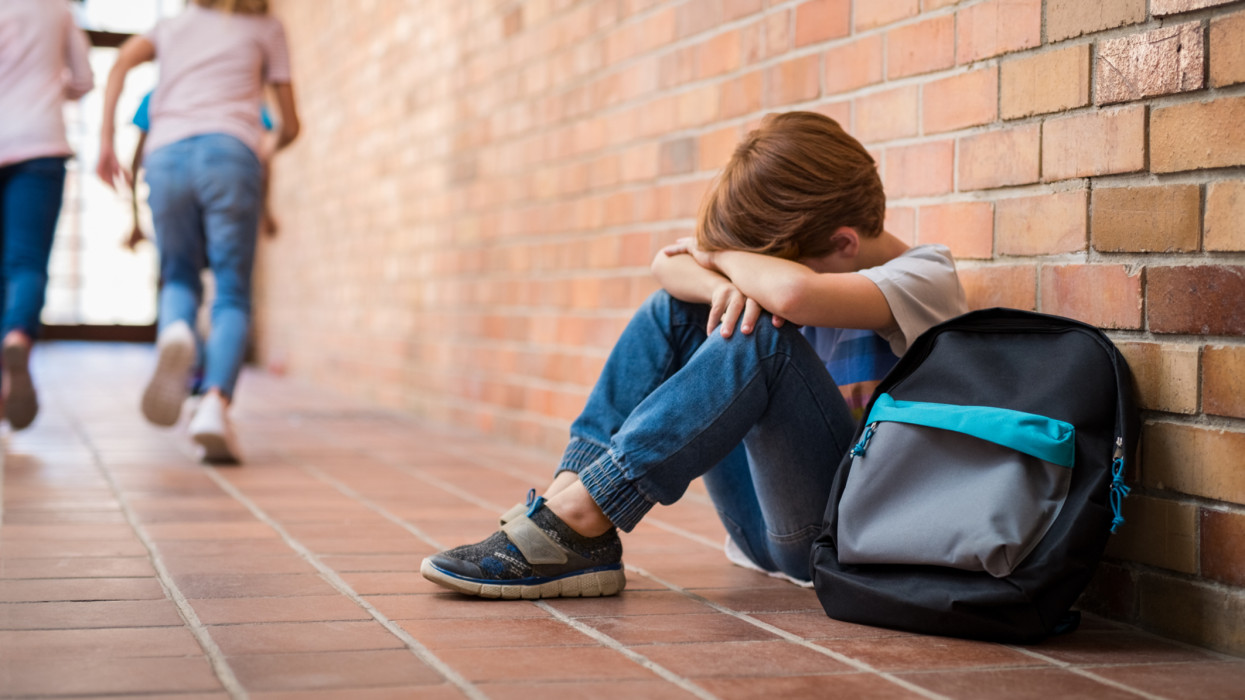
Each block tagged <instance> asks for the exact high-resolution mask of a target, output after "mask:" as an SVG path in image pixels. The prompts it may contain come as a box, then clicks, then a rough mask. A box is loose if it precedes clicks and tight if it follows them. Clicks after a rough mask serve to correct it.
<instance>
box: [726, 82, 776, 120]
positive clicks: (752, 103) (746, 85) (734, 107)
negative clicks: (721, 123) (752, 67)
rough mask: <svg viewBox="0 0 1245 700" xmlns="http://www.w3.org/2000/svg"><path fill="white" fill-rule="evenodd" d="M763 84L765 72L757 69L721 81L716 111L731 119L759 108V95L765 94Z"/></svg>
mask: <svg viewBox="0 0 1245 700" xmlns="http://www.w3.org/2000/svg"><path fill="white" fill-rule="evenodd" d="M764 85H765V74H764V72H763V71H759V70H756V71H752V72H751V73H745V74H744V75H741V76H739V77H738V78H733V79H731V80H728V81H726V82H724V83H722V89H721V91H720V92H719V99H720V100H721V104H719V105H718V112H719V113H720V114H721V115H722V118H723V119H732V118H734V117H738V116H742V115H744V114H751V113H753V112H756V111H757V110H759V109H761V106H762V105H761V97H762V95H764V94H765V93H764V87H763V86H764Z"/></svg>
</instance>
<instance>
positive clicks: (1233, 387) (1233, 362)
mask: <svg viewBox="0 0 1245 700" xmlns="http://www.w3.org/2000/svg"><path fill="white" fill-rule="evenodd" d="M1202 410H1203V411H1205V412H1206V413H1209V414H1212V415H1216V416H1230V417H1232V418H1245V347H1241V346H1239V345H1208V346H1206V349H1205V350H1203V351H1202ZM1242 551H1245V550H1242Z"/></svg>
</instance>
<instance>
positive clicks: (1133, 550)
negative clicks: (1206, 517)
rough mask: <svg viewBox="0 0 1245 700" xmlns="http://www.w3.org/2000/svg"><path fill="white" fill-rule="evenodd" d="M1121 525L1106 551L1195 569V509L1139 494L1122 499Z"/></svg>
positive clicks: (1154, 563) (1184, 569)
mask: <svg viewBox="0 0 1245 700" xmlns="http://www.w3.org/2000/svg"><path fill="white" fill-rule="evenodd" d="M1121 512H1122V513H1123V515H1124V520H1125V522H1124V525H1123V526H1122V527H1120V528H1119V529H1118V530H1117V531H1116V534H1115V536H1113V537H1112V538H1111V539H1110V540H1108V543H1107V551H1106V555H1107V556H1109V557H1114V558H1116V559H1127V560H1129V561H1134V562H1138V563H1141V564H1147V565H1149V566H1157V567H1159V568H1163V569H1169V570H1171V571H1179V572H1181V573H1184V574H1196V573H1197V572H1198V550H1197V544H1198V534H1197V533H1198V527H1197V524H1198V515H1199V513H1198V509H1197V506H1193V505H1189V504H1186V503H1176V502H1174V501H1169V500H1166V499H1161V498H1149V497H1146V496H1142V495H1140V494H1137V495H1133V496H1130V497H1129V498H1126V499H1124V503H1123V507H1122V509H1121Z"/></svg>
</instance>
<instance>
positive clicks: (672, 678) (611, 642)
mask: <svg viewBox="0 0 1245 700" xmlns="http://www.w3.org/2000/svg"><path fill="white" fill-rule="evenodd" d="M532 602H533V603H535V605H536V607H538V608H540V609H541V610H544V611H545V612H547V613H549V614H550V615H553V616H554V617H555V618H557V619H558V620H559V621H560V622H562V623H563V624H565V625H567V626H569V627H571V628H572V629H574V630H577V631H579V632H580V633H581V634H585V635H587V636H589V637H591V638H592V639H595V640H597V641H598V642H599V643H600V644H601V645H603V646H605V647H608V648H610V649H613V650H614V651H616V652H618V653H619V654H622V655H623V656H625V657H627V658H628V659H631V660H632V661H634V662H635V663H637V664H639V665H640V666H643V667H644V668H647V669H648V670H650V671H652V672H653V673H656V674H657V675H658V676H661V677H662V678H664V679H665V680H667V681H669V682H670V683H673V684H674V685H676V686H678V687H680V688H682V689H683V690H686V691H687V692H689V693H691V694H692V695H695V696H696V697H698V698H702V699H703V700H717V696H716V695H714V694H713V693H710V692H709V691H707V690H705V689H704V688H701V687H700V686H699V685H696V683H695V682H693V681H692V680H691V679H689V678H684V677H683V676H680V675H679V674H677V673H675V672H674V671H671V670H670V669H668V668H666V667H665V666H662V665H661V664H659V663H657V662H656V661H653V660H652V659H650V658H648V657H647V656H644V655H643V654H641V653H639V652H638V651H635V650H634V649H631V648H630V647H628V646H626V645H625V644H623V643H622V642H620V641H618V640H617V639H614V638H613V637H611V636H609V635H608V634H606V633H604V632H602V631H601V630H599V629H596V628H595V627H592V626H591V625H588V624H585V623H583V622H580V621H579V620H576V619H575V618H573V617H571V616H570V615H567V614H566V613H564V612H562V611H561V610H558V609H557V608H555V607H553V606H552V605H550V604H548V603H546V602H545V601H543V600H534V601H532Z"/></svg>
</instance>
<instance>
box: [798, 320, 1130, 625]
mask: <svg viewBox="0 0 1245 700" xmlns="http://www.w3.org/2000/svg"><path fill="white" fill-rule="evenodd" d="M865 416H866V417H865V419H864V420H863V421H862V422H861V424H860V425H859V426H858V428H857V430H856V436H855V440H854V446H853V447H852V448H851V449H850V450H849V452H848V454H846V455H845V456H844V457H843V461H842V462H841V463H840V464H839V468H838V472H837V473H836V475H835V479H834V482H833V487H832V489H831V493H830V500H829V503H828V504H827V506H826V517H825V521H824V524H823V529H822V533H821V535H820V536H819V537H818V539H817V540H816V542H815V543H814V546H813V552H812V564H813V581H814V586H815V588H816V590H817V597H818V599H819V600H820V601H821V604H822V607H823V608H825V611H826V614H827V615H829V616H830V617H832V618H835V619H837V620H844V621H847V622H856V623H862V624H867V625H874V626H880V627H890V628H896V629H903V630H908V631H914V632H920V633H924V634H935V635H943V636H952V637H967V638H973V639H987V640H995V641H1006V642H1020V643H1028V642H1035V641H1038V640H1040V639H1042V638H1044V637H1046V636H1048V635H1051V634H1055V633H1061V632H1066V631H1071V630H1072V629H1075V628H1076V625H1077V623H1078V622H1079V619H1080V617H1079V614H1078V613H1075V612H1070V609H1071V607H1072V605H1073V603H1075V602H1076V599H1077V597H1078V596H1079V595H1080V594H1081V592H1082V591H1083V590H1084V589H1085V587H1086V586H1087V585H1088V584H1089V581H1090V578H1091V577H1092V575H1093V573H1094V568H1095V567H1096V566H1097V563H1098V560H1099V559H1100V558H1101V557H1102V553H1103V550H1104V549H1105V548H1106V544H1107V539H1108V537H1109V535H1110V533H1111V532H1114V531H1115V528H1116V526H1118V525H1119V524H1120V523H1122V522H1123V518H1122V517H1120V514H1119V507H1120V501H1121V499H1122V498H1123V497H1124V496H1125V495H1127V493H1128V487H1127V486H1125V485H1124V483H1123V473H1124V462H1125V457H1126V456H1127V457H1129V458H1131V457H1132V455H1134V454H1135V453H1136V445H1137V434H1138V423H1139V420H1138V415H1137V410H1136V408H1135V405H1134V401H1133V397H1132V380H1131V377H1130V374H1129V370H1128V365H1127V363H1126V362H1125V361H1124V358H1123V356H1122V355H1121V354H1120V353H1119V350H1118V349H1117V348H1116V347H1115V346H1114V345H1113V344H1112V343H1111V341H1110V340H1109V339H1108V338H1107V337H1106V335H1104V334H1103V333H1102V332H1101V331H1100V330H1098V329H1097V328H1095V327H1093V326H1090V325H1087V324H1084V323H1081V322H1079V321H1075V320H1072V319H1067V318H1061V317H1058V316H1049V315H1045V314H1038V313H1031V312H1027V311H1018V310H1014V309H985V310H981V311H973V312H970V313H967V314H964V315H962V316H959V317H956V318H953V319H951V320H949V321H946V322H944V323H942V324H939V325H937V326H934V327H933V328H930V329H929V330H928V331H926V332H925V333H924V334H922V335H921V336H920V337H919V338H918V339H917V340H916V341H915V342H914V343H913V344H912V346H911V347H910V348H909V350H908V352H907V353H906V354H905V355H904V356H903V357H902V358H901V359H900V361H899V363H898V364H897V365H895V367H894V368H893V369H892V370H891V371H890V372H889V373H888V374H887V375H886V377H885V378H884V379H883V380H882V382H881V384H879V386H878V387H877V389H876V391H875V392H874V395H873V398H872V399H871V400H870V402H869V405H868V406H867V407H866V409H865Z"/></svg>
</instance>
